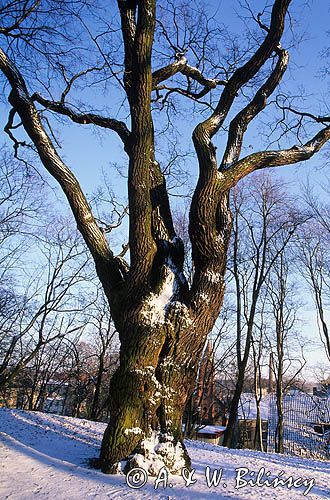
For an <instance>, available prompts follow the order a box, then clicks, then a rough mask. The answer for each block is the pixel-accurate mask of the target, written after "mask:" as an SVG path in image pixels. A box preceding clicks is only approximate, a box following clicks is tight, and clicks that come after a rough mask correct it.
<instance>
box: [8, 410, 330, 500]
mask: <svg viewBox="0 0 330 500" xmlns="http://www.w3.org/2000/svg"><path fill="white" fill-rule="evenodd" d="M103 430H104V424H100V423H95V422H88V421H86V420H78V419H74V418H69V417H60V416H55V415H50V414H43V413H32V412H25V411H18V410H8V409H3V408H2V409H0V498H1V499H5V498H8V499H10V500H18V499H19V500H23V499H24V500H25V499H30V498H34V496H35V495H37V497H38V498H40V499H52V500H53V499H55V500H62V499H63V500H64V499H65V500H67V499H70V500H71V499H73V500H75V499H77V500H78V499H79V500H85V499H111V500H112V499H134V500H135V499H137V500H139V499H158V500H160V499H162V500H174V499H189V500H190V499H192V500H194V499H196V500H197V499H198V500H207V499H209V500H211V499H214V498H219V499H222V498H223V499H225V498H231V499H235V500H239V499H252V498H257V499H258V498H260V499H261V498H262V499H265V500H266V499H278V500H279V499H286V498H289V499H298V498H300V499H302V498H305V496H304V492H306V491H307V490H308V489H309V487H310V486H312V484H313V483H311V482H310V481H312V480H313V479H314V480H315V484H314V486H313V487H312V488H311V490H310V492H309V493H308V494H307V498H310V499H323V500H324V499H326V498H330V464H329V463H325V462H321V461H310V460H306V459H299V458H296V457H288V456H287V457H286V456H281V457H279V456H277V455H271V454H263V453H259V452H253V451H247V450H228V449H225V448H222V447H217V446H212V445H207V444H204V443H200V442H195V441H188V442H187V446H188V449H189V451H190V455H191V457H192V461H193V467H194V469H195V473H194V475H193V479H195V480H196V482H195V483H194V484H193V485H191V486H189V487H186V486H185V480H184V479H183V478H182V477H181V476H176V477H173V476H172V477H170V478H169V481H168V486H167V488H166V489H164V488H163V487H162V485H163V483H161V484H160V486H159V488H158V489H157V490H155V489H154V484H155V478H149V480H148V482H147V484H145V485H144V486H143V487H142V488H141V489H132V488H129V487H128V485H127V484H126V479H125V476H107V475H104V474H102V473H101V472H99V471H96V470H93V469H90V468H89V467H88V459H90V458H93V457H97V455H98V450H99V447H100V441H101V438H102V433H103ZM206 467H210V468H211V472H212V471H214V470H215V469H218V470H220V469H222V472H223V474H222V478H221V481H220V483H219V484H218V486H212V487H211V488H208V486H207V480H206V477H205V469H206ZM243 467H246V468H249V470H250V474H252V473H254V475H249V476H244V477H243V475H242V474H243V472H244V471H243V470H242V468H243ZM263 467H264V468H265V471H264V474H262V477H261V473H262V472H263V470H262V468H263ZM237 468H239V471H235V469H237ZM258 471H261V472H259V476H260V483H261V484H264V481H265V479H266V476H265V473H266V472H269V473H270V475H269V476H268V480H269V481H271V480H274V479H275V478H276V477H279V476H280V477H284V478H285V479H287V478H289V477H290V476H292V478H293V480H298V478H301V480H300V482H299V481H297V482H296V484H295V486H292V488H291V489H288V488H287V487H286V486H277V487H276V488H273V487H272V486H268V487H267V486H265V485H263V486H259V487H258V486H250V485H248V484H245V485H244V486H243V484H244V480H247V479H250V480H254V481H255V477H256V475H257V473H258ZM281 472H282V475H281V474H280V473H281ZM240 475H242V476H241V480H240V481H239V477H240ZM302 482H304V484H303V485H301V486H300V487H298V485H299V484H301V483H302ZM169 483H171V485H172V487H170V485H169ZM235 486H242V487H240V488H236V487H235Z"/></svg>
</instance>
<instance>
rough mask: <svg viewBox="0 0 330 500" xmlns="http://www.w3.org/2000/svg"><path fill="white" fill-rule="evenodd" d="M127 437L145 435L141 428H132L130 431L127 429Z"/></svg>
mask: <svg viewBox="0 0 330 500" xmlns="http://www.w3.org/2000/svg"><path fill="white" fill-rule="evenodd" d="M125 434H126V436H127V435H128V434H143V430H142V429H141V427H131V428H130V429H125Z"/></svg>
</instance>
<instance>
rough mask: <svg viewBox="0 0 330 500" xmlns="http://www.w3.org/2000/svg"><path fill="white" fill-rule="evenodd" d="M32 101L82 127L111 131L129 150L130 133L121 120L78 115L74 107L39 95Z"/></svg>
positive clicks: (85, 114)
mask: <svg viewBox="0 0 330 500" xmlns="http://www.w3.org/2000/svg"><path fill="white" fill-rule="evenodd" d="M31 100H32V101H36V102H38V103H39V104H41V105H42V106H44V107H45V108H46V109H50V110H51V111H54V112H55V113H58V114H61V115H64V116H67V117H68V118H70V119H71V120H72V121H73V122H75V123H80V124H82V125H87V124H92V125H96V126H98V127H102V128H108V129H111V130H113V131H114V132H116V133H117V134H118V135H119V137H120V138H121V140H122V141H123V143H124V145H125V147H127V148H128V141H129V138H130V131H129V130H128V128H127V126H126V124H125V123H124V122H122V121H120V120H115V119H113V118H107V117H104V116H100V115H97V114H95V113H78V112H77V111H75V110H73V109H72V107H70V106H68V105H67V104H64V103H63V102H61V101H50V100H48V99H45V98H44V97H42V96H41V95H40V94H37V93H35V94H33V95H32V96H31Z"/></svg>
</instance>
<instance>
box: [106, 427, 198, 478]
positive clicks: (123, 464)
mask: <svg viewBox="0 0 330 500" xmlns="http://www.w3.org/2000/svg"><path fill="white" fill-rule="evenodd" d="M190 465H191V461H190V458H189V455H188V453H187V450H186V447H185V445H184V443H183V442H181V441H175V439H174V437H173V436H172V435H171V434H163V433H161V432H158V431H152V433H151V436H150V437H149V438H145V439H144V440H143V441H141V443H139V445H138V446H137V447H136V448H135V450H134V451H133V453H132V454H131V455H129V457H128V458H127V459H126V460H122V461H120V462H117V463H115V464H106V463H103V464H102V471H103V472H104V473H107V474H118V473H124V474H127V473H128V472H129V471H130V470H131V469H134V468H136V467H138V468H142V469H144V470H145V471H146V473H147V474H148V475H149V476H157V475H158V474H159V471H160V470H161V469H162V468H163V467H166V468H167V470H168V472H170V473H171V474H181V470H182V468H183V467H188V468H189V467H190Z"/></svg>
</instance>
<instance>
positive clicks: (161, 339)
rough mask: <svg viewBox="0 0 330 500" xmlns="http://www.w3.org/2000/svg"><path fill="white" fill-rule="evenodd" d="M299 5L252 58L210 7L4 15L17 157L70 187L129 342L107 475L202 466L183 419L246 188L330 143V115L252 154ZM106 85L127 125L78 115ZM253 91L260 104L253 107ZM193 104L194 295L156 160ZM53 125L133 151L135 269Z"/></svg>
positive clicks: (135, 2) (118, 378)
mask: <svg viewBox="0 0 330 500" xmlns="http://www.w3.org/2000/svg"><path fill="white" fill-rule="evenodd" d="M290 3H291V1H290V0H273V2H272V6H271V9H270V10H266V11H265V13H264V15H258V16H255V19H251V22H253V23H257V24H256V26H257V28H258V29H259V30H260V33H259V36H258V37H257V39H254V41H253V39H252V38H251V39H250V42H251V43H250V44H248V46H247V47H246V49H245V50H242V51H239V49H238V48H237V46H235V44H233V43H232V44H231V45H230V43H229V42H228V37H227V38H226V34H225V33H222V31H221V30H219V29H217V28H216V27H214V26H213V24H212V22H213V21H212V20H210V19H209V18H208V16H207V12H206V11H205V10H203V9H202V7H198V8H197V7H196V5H195V6H194V7H193V8H192V9H191V8H190V7H189V5H188V4H187V3H181V4H180V3H179V2H176V1H171V2H160V1H159V2H157V1H156V0H126V1H124V0H118V2H117V7H116V9H115V10H114V9H113V8H111V7H110V6H109V4H108V3H106V2H104V3H103V2H102V1H101V0H100V1H98V2H96V5H95V2H93V3H92V4H90V3H89V1H88V0H85V1H81V2H76V1H73V0H72V1H71V0H45V1H40V0H24V1H23V0H17V1H15V2H8V3H3V4H2V6H1V8H0V22H1V26H0V36H1V46H0V70H1V73H2V75H3V79H4V81H5V88H6V92H7V95H8V102H9V105H10V110H9V116H8V121H7V123H6V125H5V131H6V133H7V135H8V136H9V137H10V139H11V140H12V141H13V144H14V149H15V154H16V155H17V156H18V155H21V154H22V153H21V151H22V150H24V148H30V149H31V148H32V150H33V151H34V152H35V153H37V155H38V157H39V159H40V161H41V163H42V164H43V166H44V167H45V169H46V170H47V171H48V172H49V174H50V175H51V176H53V178H54V179H56V181H57V182H58V183H59V185H60V186H61V188H62V190H63V192H64V194H65V196H66V198H67V200H68V203H69V205H70V207H71V210H72V213H73V215H74V217H75V220H76V223H77V226H78V229H79V231H80V232H81V234H82V236H83V238H84V240H85V243H86V245H87V247H88V249H89V250H90V253H91V255H92V257H93V259H94V262H95V267H96V271H97V274H98V277H99V280H100V282H101V284H102V286H103V288H104V291H105V294H106V296H107V299H108V301H109V305H110V310H111V316H112V318H113V320H114V323H115V327H116V329H117V330H118V332H119V336H120V341H121V353H120V366H119V368H118V370H117V371H116V373H115V375H114V376H113V378H112V382H111V396H112V398H111V407H110V422H109V426H108V428H107V430H106V432H105V434H104V438H103V442H102V449H101V456H100V463H101V466H102V469H103V470H104V471H105V472H114V471H116V470H117V465H118V463H119V462H120V461H122V460H126V461H127V467H128V468H129V467H132V466H134V464H137V463H139V464H141V460H142V459H143V457H144V458H145V468H146V469H147V470H148V471H149V472H150V473H151V474H155V473H157V468H158V467H160V466H162V465H164V464H165V465H167V466H168V467H169V469H170V470H171V471H172V472H178V471H179V470H180V468H181V467H182V465H183V464H184V463H186V464H189V457H188V455H187V452H186V450H185V448H184V444H183V441H182V429H181V419H182V413H183V409H184V406H185V403H186V401H187V397H189V395H190V393H191V391H192V390H193V387H194V383H195V380H196V373H197V369H198V361H199V359H200V356H201V354H202V350H203V346H204V344H205V341H206V338H207V335H208V333H209V332H210V330H211V329H212V327H213V325H214V323H215V321H216V319H217V317H218V315H219V311H220V308H221V305H222V301H223V294H224V274H225V270H226V254H227V249H228V244H229V239H230V234H231V226H232V216H231V211H230V207H229V192H230V189H231V188H232V187H234V186H235V185H236V184H237V182H239V181H240V179H242V178H244V177H245V176H247V175H248V174H250V173H251V172H254V171H256V170H259V169H264V168H269V167H277V166H281V165H289V164H293V163H297V162H301V161H303V160H308V159H309V158H311V157H312V156H313V155H314V154H315V153H317V152H318V151H319V150H320V149H321V148H322V146H323V145H324V144H325V143H326V142H327V141H328V140H329V138H330V127H329V126H328V125H327V122H328V121H329V118H327V117H321V118H320V117H316V116H315V117H314V118H315V120H314V121H315V126H314V130H313V131H312V132H311V135H310V137H309V138H308V139H307V140H306V141H305V143H304V144H302V143H300V142H298V143H297V144H296V145H294V146H293V147H290V148H288V149H280V150H267V149H265V150H261V151H257V152H253V153H251V154H248V155H246V156H244V155H243V156H241V153H242V145H243V139H244V135H245V132H246V130H247V129H248V127H249V125H250V123H251V122H252V120H254V119H255V118H256V117H257V116H258V115H259V114H260V113H261V112H262V111H263V110H264V108H265V107H266V105H267V102H268V100H269V98H270V97H271V96H272V94H274V92H275V91H276V89H277V88H278V86H279V84H280V81H281V79H282V77H283V75H284V73H285V71H286V69H287V66H288V62H289V54H288V51H287V50H286V49H285V48H283V47H282V45H281V39H282V36H283V33H284V30H285V19H286V16H287V11H288V8H289V5H290ZM156 4H157V5H156ZM112 5H113V6H114V3H113V4H112ZM156 7H157V10H156ZM91 19H92V20H93V23H94V24H93V26H91ZM169 19H170V22H169ZM225 40H227V42H226V43H225ZM229 41H230V37H229ZM221 42H224V46H225V51H224V52H225V53H226V55H224V54H222V53H221V50H220V48H219V47H220V45H221ZM228 53H229V54H230V56H229V57H228ZM217 59H218V60H217ZM87 61H88V63H87ZM86 63H87V64H88V66H86ZM82 82H83V83H82ZM100 82H101V83H103V84H104V85H106V90H111V95H112V96H113V100H112V98H111V97H110V98H109V97H108V99H109V102H110V101H111V102H113V103H114V104H115V103H116V102H119V111H118V112H116V110H115V109H112V110H111V112H108V113H107V114H106V115H103V114H102V113H100V112H95V111H94V110H93V108H92V109H91V107H92V106H90V107H89V106H88V104H86V103H85V104H83V103H82V102H81V100H80V102H79V101H76V103H75V104H74V100H73V102H72V103H70V102H69V100H68V99H69V96H70V95H71V92H72V90H73V89H74V88H75V86H76V85H78V87H77V88H78V89H79V88H80V91H81V99H82V100H83V99H84V97H86V99H87V98H88V97H89V96H88V95H86V93H85V94H84V92H83V90H82V89H83V87H84V85H85V86H86V85H87V86H88V85H89V86H92V87H93V91H94V92H95V91H96V89H97V88H99V89H100V86H99V87H97V83H98V84H99V85H100ZM61 84H62V85H61ZM115 86H117V88H118V91H117V92H118V93H117V94H116V93H115V91H114V88H115ZM101 88H102V87H101ZM246 88H248V89H249V92H248V94H249V96H250V97H248V98H246V99H245V100H244V99H243V97H244V95H246V94H245V93H244V90H245V89H246ZM103 90H104V88H103ZM45 91H46V92H47V95H46V96H45V95H42V93H43V94H44V93H45ZM99 91H101V90H99ZM41 92H42V93H41ZM56 95H58V97H57V98H56ZM118 95H120V96H121V99H120V98H119V97H117V96H118ZM177 103H180V105H181V104H182V106H186V109H187V113H188V114H190V113H191V114H193V113H194V110H196V111H198V110H200V109H201V112H202V120H201V121H199V123H197V125H196V126H194V128H193V130H192V138H193V145H194V148H195V157H196V161H197V163H198V167H199V174H198V180H197V183H196V186H195V189H194V193H193V197H192V201H191V206H190V212H189V220H190V222H189V237H190V244H191V252H192V260H193V266H194V274H193V277H192V281H191V284H188V282H187V280H186V278H185V276H184V273H183V263H184V251H185V249H184V245H183V242H182V240H181V239H180V238H178V236H177V235H176V233H175V229H174V225H173V220H172V215H171V210H170V203H169V195H168V190H167V187H166V178H165V175H164V171H163V170H164V169H163V168H162V167H163V166H162V165H161V162H162V158H161V157H160V156H161V155H159V154H158V153H157V148H156V146H157V143H156V138H157V137H156V134H155V131H157V130H159V128H157V127H159V125H158V120H160V123H164V121H162V120H163V119H162V118H160V117H161V115H162V112H163V113H165V116H166V117H167V119H168V120H169V121H170V111H171V109H175V107H176V106H177V105H178V104H177ZM191 103H192V104H193V106H191ZM237 108H238V111H237ZM235 113H236V114H235ZM50 114H51V115H54V114H55V115H58V116H60V117H62V118H63V119H66V120H68V121H71V122H74V123H76V124H80V125H81V126H82V127H83V126H86V125H93V126H95V127H98V128H102V129H106V130H107V131H108V132H109V133H111V132H113V133H114V134H116V135H117V137H118V138H119V140H120V141H121V144H122V148H123V151H125V153H126V157H127V164H128V174H127V182H128V207H129V262H126V261H125V260H124V257H123V255H117V256H116V255H115V253H114V252H113V250H112V249H111V238H109V239H108V238H107V232H106V231H105V230H103V229H102V228H101V227H100V226H99V223H98V221H97V220H96V218H95V216H94V215H93V213H92V209H91V206H90V204H89V202H88V200H87V198H86V195H85V194H84V192H83V190H82V188H81V185H80V183H79V181H78V180H77V178H76V176H75V175H74V173H73V169H71V168H70V167H69V166H68V165H67V164H66V163H65V161H64V159H63V158H62V157H61V155H60V148H59V144H58V141H57V140H56V139H55V134H54V132H53V129H52V126H51V120H50V119H49V118H48V117H49V116H50ZM196 116H198V115H196V114H194V117H196ZM199 116H200V115H199ZM313 116H314V115H312V114H309V115H308V117H307V116H306V118H308V119H311V117H312V118H313ZM229 117H230V118H229ZM302 118H305V117H304V116H303V117H302ZM186 121H188V120H187V117H186ZM225 126H227V129H225V128H224V127H225ZM160 128H162V127H160ZM22 129H23V130H24V134H25V136H27V138H26V139H24V140H23V139H22V135H23V132H21V130H22ZM166 130H167V128H166V126H164V127H163V130H162V132H163V134H166ZM220 130H221V131H222V132H224V131H225V130H227V132H226V145H225V148H224V151H223V154H222V155H220V154H217V152H216V148H215V145H214V143H213V141H214V140H215V137H216V135H217V134H218V133H219V132H220ZM27 141H29V142H27ZM110 236H111V235H110ZM151 448H152V449H153V453H154V456H153V459H152V454H151V455H150V449H151ZM147 454H148V456H149V459H147V458H146V455H147Z"/></svg>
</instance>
